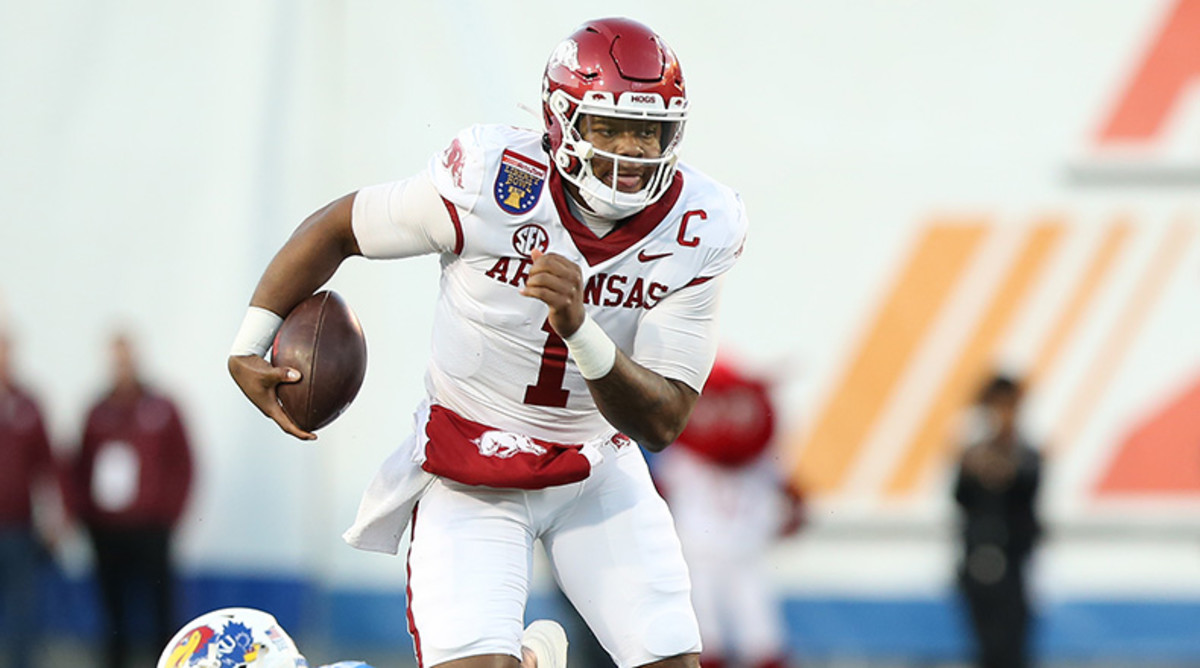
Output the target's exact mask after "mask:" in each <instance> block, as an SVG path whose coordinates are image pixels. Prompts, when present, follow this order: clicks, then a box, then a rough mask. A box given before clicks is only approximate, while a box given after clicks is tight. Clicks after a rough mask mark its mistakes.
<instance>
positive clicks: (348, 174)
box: [0, 0, 1200, 666]
mask: <svg viewBox="0 0 1200 668" xmlns="http://www.w3.org/2000/svg"><path fill="white" fill-rule="evenodd" d="M607 15H625V16H629V17H632V18H636V19H638V20H641V21H643V22H645V23H647V24H648V25H650V26H651V27H653V28H654V29H655V30H657V31H658V32H659V33H660V34H661V35H662V36H663V37H664V38H665V39H666V40H667V42H668V43H669V44H671V45H672V46H673V47H674V49H675V51H676V52H677V54H678V55H679V58H680V60H681V62H682V63H683V67H684V72H685V74H686V76H687V84H688V93H689V98H690V100H691V105H692V110H693V111H692V115H691V118H690V120H689V122H688V127H687V137H686V140H685V142H684V146H683V159H684V160H686V161H688V162H689V163H691V164H693V165H695V166H697V167H699V168H700V169H701V170H703V171H705V172H707V173H708V174H710V175H711V176H713V177H715V178H717V179H718V180H720V181H723V182H725V183H727V184H729V185H730V186H732V187H734V188H735V189H737V190H738V191H739V192H740V193H741V195H742V196H743V198H744V200H745V202H746V204H747V207H748V210H749V214H750V218H751V233H750V238H749V241H748V244H747V247H746V252H745V254H744V256H743V259H742V261H741V262H740V264H739V265H738V266H737V267H736V268H735V269H734V270H733V272H732V273H731V274H730V278H729V280H728V282H727V289H726V298H725V303H724V306H723V316H722V327H721V336H722V344H723V345H724V346H725V347H726V348H727V349H729V350H734V351H737V352H738V353H740V358H741V359H742V360H743V361H744V362H745V364H747V365H749V366H751V367H755V366H757V367H759V368H768V367H769V368H772V369H784V371H782V372H778V373H777V378H776V380H775V385H774V387H775V398H776V401H777V404H776V405H777V418H778V429H777V446H778V448H777V449H778V453H779V454H778V461H779V463H780V466H781V470H782V471H784V473H785V474H786V477H787V478H788V479H789V480H790V481H791V482H793V483H794V484H795V485H796V486H797V487H799V488H800V489H803V490H804V492H805V500H806V507H807V519H808V521H807V524H806V525H805V527H804V529H803V530H802V531H800V532H799V533H798V534H796V535H795V536H794V537H791V538H788V539H786V540H784V541H782V542H779V543H777V544H775V545H774V546H773V547H772V548H771V549H770V552H769V554H768V555H767V558H768V563H769V573H770V578H771V583H772V585H773V586H774V587H775V588H776V589H777V591H778V592H779V593H780V595H781V596H782V600H783V605H784V611H785V620H786V630H787V642H788V646H789V649H790V650H791V654H792V661H793V663H794V664H795V665H797V666H799V665H807V666H825V665H829V666H834V665H836V666H958V665H967V664H968V662H969V661H970V656H971V650H970V640H969V637H968V635H967V631H966V623H965V622H964V621H963V617H962V615H961V606H960V603H959V602H958V599H957V596H956V592H955V570H956V563H957V560H958V557H959V546H958V533H957V531H958V529H957V526H958V525H957V519H956V518H957V514H956V510H955V506H954V501H953V497H952V495H951V491H952V486H953V477H954V472H955V464H956V461H957V457H958V452H957V451H956V449H955V448H956V446H955V442H956V441H955V438H956V435H958V434H959V433H961V432H962V430H964V429H967V428H968V427H969V425H965V422H968V421H969V419H968V418H964V415H968V416H969V413H965V412H964V411H966V409H967V407H968V405H969V404H970V403H971V401H972V400H973V399H974V397H975V392H976V390H977V388H978V386H979V384H980V383H981V382H982V381H983V380H984V379H985V378H986V377H987V376H988V375H990V374H991V373H992V372H993V371H995V370H998V369H999V370H1004V371H1006V372H1008V373H1012V374H1015V375H1017V376H1020V377H1022V378H1024V379H1025V381H1026V382H1027V387H1028V391H1027V393H1026V396H1025V404H1024V405H1025V410H1024V413H1023V414H1022V415H1023V422H1022V425H1023V428H1024V429H1025V430H1026V433H1027V434H1028V435H1029V438H1030V440H1031V441H1032V442H1033V443H1035V444H1037V445H1038V447H1039V449H1040V450H1041V452H1042V453H1043V456H1044V460H1045V471H1044V475H1043V479H1042V488H1041V494H1040V497H1039V510H1040V513H1041V516H1042V520H1043V523H1044V526H1045V536H1044V540H1043V542H1042V544H1041V547H1040V548H1039V549H1038V550H1037V551H1036V552H1035V553H1034V556H1033V560H1032V562H1031V566H1030V571H1029V572H1030V586H1031V591H1032V592H1033V594H1032V595H1033V601H1034V604H1035V608H1036V610H1037V618H1038V623H1037V624H1036V626H1035V630H1034V638H1033V645H1034V648H1035V652H1036V655H1037V656H1038V657H1040V659H1041V661H1042V662H1043V663H1044V664H1045V665H1104V666H1116V665H1130V666H1145V665H1200V625H1198V624H1197V622H1200V513H1198V512H1197V511H1200V299H1197V292H1198V291H1197V288H1198V287H1200V241H1198V239H1197V234H1196V233H1197V231H1198V230H1200V217H1198V215H1200V0H1147V1H1139V2H1120V3H1118V2H1104V3H1097V2H1092V1H1089V0H1063V1H1060V2H1054V3H1046V2H1035V1H1032V0H1020V1H1009V2H974V3H962V2H953V1H951V0H931V1H927V2H884V1H882V0H880V1H872V0H850V1H847V2H807V1H802V2H794V1H789V2H774V1H764V2H758V3H751V4H745V3H742V4H739V3H715V2H707V1H689V2H683V1H682V0H680V1H664V2H657V3H643V2H633V1H626V0H612V1H610V2H607V3H604V4H603V5H602V6H601V5H596V4H585V3H578V2H550V1H549V0H537V1H528V2H519V3H518V2H483V1H476V2H466V1H464V2H446V3H428V2H427V3H416V2H396V1H391V2H387V1H382V0H379V1H368V0H362V1H358V0H354V1H318V0H259V1H257V2H234V1H232V0H213V1H210V2H203V3H162V2H148V1H145V2H144V1H137V0H129V1H124V2H116V1H112V2H108V1H104V2H98V1H95V0H49V1H45V2H18V1H16V0H4V1H2V2H0V91H3V92H2V93H0V128H2V130H0V202H2V203H3V207H2V208H0V326H2V327H3V329H4V330H5V331H7V332H9V334H10V336H11V338H12V341H13V344H14V346H13V354H12V358H13V363H14V366H15V369H16V375H17V376H18V377H19V378H20V379H21V380H22V382H23V383H24V384H25V385H26V386H27V387H28V388H29V389H30V390H31V391H32V393H33V394H34V395H35V396H36V397H37V398H38V399H40V401H41V405H42V410H43V414H44V418H45V421H46V425H47V430H48V432H49V435H50V440H51V442H52V444H53V448H54V451H55V453H56V454H57V455H59V456H61V457H64V458H69V457H71V456H73V453H74V452H75V451H76V450H77V449H78V448H79V443H80V440H81V437H82V430H83V426H84V420H85V417H86V413H87V410H88V407H89V405H90V404H91V403H92V402H93V401H94V400H95V399H96V398H97V397H98V396H99V394H100V393H101V392H102V391H103V390H104V388H105V387H106V385H107V382H108V375H109V361H108V357H107V355H108V345H109V339H110V336H111V334H112V332H113V331H114V330H115V329H117V328H121V329H123V330H125V331H128V332H130V333H131V335H132V336H133V338H134V339H135V340H137V341H138V346H139V348H138V349H139V351H140V361H141V366H142V369H143V373H144V376H145V378H146V380H147V381H148V382H149V383H150V384H152V385H154V386H156V387H158V388H160V389H161V390H163V391H164V392H165V393H167V394H169V395H170V396H171V397H172V398H174V399H175V400H176V402H177V403H178V406H179V409H180V411H181V413H182V416H183V420H184V422H185V423H186V425H187V427H188V430H189V433H190V436H191V442H192V446H193V449H194V457H195V471H194V481H193V486H192V494H191V496H190V500H189V502H188V504H187V506H186V510H185V511H184V515H183V519H182V520H181V522H180V525H179V529H178V532H177V542H176V545H175V554H176V556H177V559H178V563H179V568H180V577H181V590H180V596H179V600H178V601H177V603H176V605H177V607H178V617H179V620H178V621H179V622H180V623H182V621H184V620H185V619H187V618H190V617H193V616H195V615H196V614H199V613H200V612H202V611H205V610H208V609H211V608H214V607H217V606H223V605H250V606H255V607H261V608H264V609H266V610H268V611H270V612H272V613H273V614H275V615H276V616H277V617H278V618H279V619H280V620H281V622H282V623H283V625H284V626H285V627H286V628H288V629H289V630H290V631H291V632H292V633H293V635H295V636H296V637H297V639H298V640H299V642H300V644H301V647H302V648H305V651H306V653H307V654H308V655H309V658H310V660H312V659H315V660H316V663H320V662H321V661H325V660H332V659H335V658H364V659H367V660H369V661H372V662H373V663H374V664H375V665H377V666H383V665H413V659H412V657H411V650H410V648H411V644H410V641H409V639H408V636H407V633H406V630H405V619H404V563H403V560H402V558H393V557H386V556H383V555H378V554H369V553H364V552H358V551H356V550H353V549H351V548H349V547H348V546H346V545H345V544H344V543H343V542H342V541H341V540H340V534H341V532H342V531H343V530H344V529H345V528H346V527H347V526H348V525H349V523H350V521H351V520H352V518H353V515H354V512H355V509H356V507H357V504H358V499H359V495H360V493H361V491H362V489H363V488H364V486H365V484H366V483H367V481H368V480H369V479H370V477H371V476H372V475H373V473H374V471H375V468H376V467H377V465H378V463H379V462H380V461H381V460H382V459H383V458H384V457H385V456H386V454H387V453H388V452H390V450H391V449H392V448H393V447H394V446H395V445H396V444H397V443H398V441H399V439H401V438H402V437H403V436H404V435H406V434H407V432H408V430H409V426H410V419H409V415H410V411H411V410H412V407H414V406H415V405H416V403H417V401H418V400H419V398H420V397H421V395H422V393H423V385H422V375H423V370H424V364H425V360H426V357H427V350H428V345H429V342H428V336H429V329H430V324H431V319H432V312H433V308H432V307H433V300H434V295H435V292H436V286H437V280H438V265H437V260H436V259H435V258H432V257H426V258H418V259H415V260H409V261H403V262H390V263H374V264H372V263H370V262H368V261H366V260H361V259H358V260H352V261H349V262H348V263H347V264H346V265H344V266H343V268H342V270H341V271H340V272H339V274H338V275H337V276H336V277H335V279H334V280H333V281H332V283H331V287H332V288H334V289H336V290H338V291H339V292H341V294H342V295H343V296H344V297H345V298H346V299H347V301H348V302H349V303H350V304H351V305H352V306H353V308H354V309H355V310H356V311H357V313H358V315H359V317H360V319H361V321H362V324H363V327H364V329H365V331H366V334H367V340H368V347H369V368H368V371H367V377H366V381H365V384H364V386H363V389H362V391H361V393H360V395H359V397H358V399H357V400H356V402H355V403H354V405H353V406H351V408H350V409H349V410H348V411H347V412H346V413H345V414H344V415H343V416H342V417H341V418H340V419H339V420H338V421H337V422H336V423H334V424H333V425H331V426H330V427H328V428H327V429H325V430H324V431H323V432H322V433H321V435H320V439H319V440H318V441H316V442H315V443H300V442H298V441H295V440H292V439H290V438H289V437H287V436H285V435H284V434H283V433H282V432H280V431H278V430H277V429H276V428H275V427H274V426H273V425H272V424H271V423H269V422H268V421H266V420H265V419H264V418H262V417H261V416H260V415H259V414H258V413H257V411H256V410H255V409H254V408H253V407H252V406H251V405H250V404H249V403H248V402H246V401H245V400H244V399H243V398H242V397H241V395H240V393H239V392H238V390H237V389H236V387H235V386H234V384H233V383H232V381H231V380H230V379H229V377H228V374H227V372H226V370H225V358H226V355H227V353H228V350H229V345H230V343H231V341H232V338H233V335H234V333H235V331H236V330H237V327H238V324H239V323H240V321H241V318H242V315H243V313H244V310H245V306H246V304H247V302H248V300H249V297H250V293H251V291H252V289H253V286H254V284H255V282H256V280H257V278H258V276H259V274H260V273H261V271H262V270H263V268H264V267H265V266H266V263H267V262H268V261H269V259H270V258H271V256H272V255H273V253H274V251H275V250H276V249H277V248H278V247H279V246H280V245H281V244H282V243H283V241H284V240H285V239H286V237H287V236H288V235H289V234H290V232H291V230H292V229H293V228H294V227H295V226H296V225H297V224H298V223H299V222H300V221H301V220H302V219H303V218H304V217H305V216H306V215H307V214H308V213H310V212H311V211H313V210H314V209H316V208H318V207H320V206H322V205H324V204H325V203H327V202H328V201H330V200H332V199H334V198H337V197H339V196H341V195H343V194H345V193H347V192H350V191H352V190H355V189H357V188H359V187H361V186H364V185H368V184H373V183H378V182H383V181H389V180H393V179H397V178H401V177H405V176H408V175H410V174H412V173H414V172H416V171H418V170H419V169H421V168H422V167H423V166H424V164H425V163H426V161H427V160H428V159H429V157H430V156H431V155H433V154H434V153H435V152H438V151H440V150H441V149H442V148H443V147H444V146H445V145H446V143H447V142H448V141H449V139H450V138H451V137H453V135H454V134H455V133H456V132H457V131H458V130H459V129H460V128H462V127H465V126H467V125H469V124H472V123H476V122H487V123H508V124H514V125H522V126H531V127H540V117H539V116H536V115H531V114H530V113H529V112H528V111H527V110H526V109H525V108H528V109H538V108H539V104H540V102H539V87H540V83H541V80H540V78H541V72H542V68H543V67H544V63H545V60H546V57H547V56H548V54H549V53H550V51H551V50H552V48H553V47H554V45H555V44H557V42H558V41H559V40H560V39H562V38H563V37H564V36H566V35H567V34H568V33H570V32H571V31H572V30H573V29H574V27H575V26H577V25H578V24H580V23H581V22H583V21H584V20H586V19H588V18H593V17H597V16H607ZM369 265H370V266H369ZM53 554H54V560H53V562H52V563H53V568H49V567H48V568H47V569H46V573H45V578H44V580H43V581H42V582H41V584H40V585H39V586H40V587H41V588H42V589H41V591H42V595H41V597H40V598H41V600H42V606H43V608H44V609H43V610H42V611H41V612H40V613H39V615H40V617H39V622H40V625H41V627H42V628H43V629H44V630H45V635H44V637H43V641H42V644H43V647H42V649H41V651H42V655H43V659H44V660H45V663H44V665H89V664H88V662H89V661H92V657H93V656H99V654H98V651H99V650H98V648H99V647H100V645H101V644H102V641H101V639H100V637H99V629H100V628H101V626H100V621H99V616H100V615H101V613H100V607H99V605H98V603H96V600H95V584H94V578H93V577H92V573H93V567H92V563H93V559H92V556H91V551H90V548H89V545H88V542H87V541H86V540H85V538H84V537H83V535H82V534H81V532H79V531H75V532H70V533H67V534H65V536H64V537H63V539H62V540H61V541H59V543H58V544H57V545H56V546H55V548H54V550H53ZM539 577H540V580H539V582H540V589H539V593H538V594H537V595H536V596H535V597H534V600H533V601H531V608H530V613H531V615H538V614H552V615H553V614H559V613H560V612H561V611H560V610H559V609H558V605H559V604H558V602H557V599H556V598H555V597H554V595H553V592H552V584H551V582H550V579H549V577H548V576H546V575H545V574H544V573H541V574H540V575H539ZM135 626H136V627H137V628H144V627H147V624H141V625H140V626H138V625H137V624H135ZM154 651H155V652H157V649H155V650H154ZM66 657H69V658H66ZM95 660H96V662H97V663H96V665H99V663H98V661H99V660H98V659H95ZM147 665H148V664H147Z"/></svg>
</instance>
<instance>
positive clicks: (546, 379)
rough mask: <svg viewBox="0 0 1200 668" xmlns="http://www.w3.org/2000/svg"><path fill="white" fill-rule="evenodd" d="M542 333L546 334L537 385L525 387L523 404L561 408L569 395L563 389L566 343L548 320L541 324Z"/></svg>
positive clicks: (568, 392) (565, 403)
mask: <svg viewBox="0 0 1200 668" xmlns="http://www.w3.org/2000/svg"><path fill="white" fill-rule="evenodd" d="M542 331H543V332H546V346H545V347H544V348H542V363H541V365H540V366H539V367H538V377H537V384H535V385H526V386H525V403H527V404H532V405H534V406H551V407H554V408H563V407H565V406H566V405H567V397H568V396H570V394H571V393H570V391H568V390H567V389H565V388H564V387H563V377H564V376H566V373H567V342H566V341H563V339H562V337H561V336H559V335H558V332H556V331H554V328H553V327H551V326H550V320H549V319H546V321H545V322H543V323H542Z"/></svg>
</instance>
